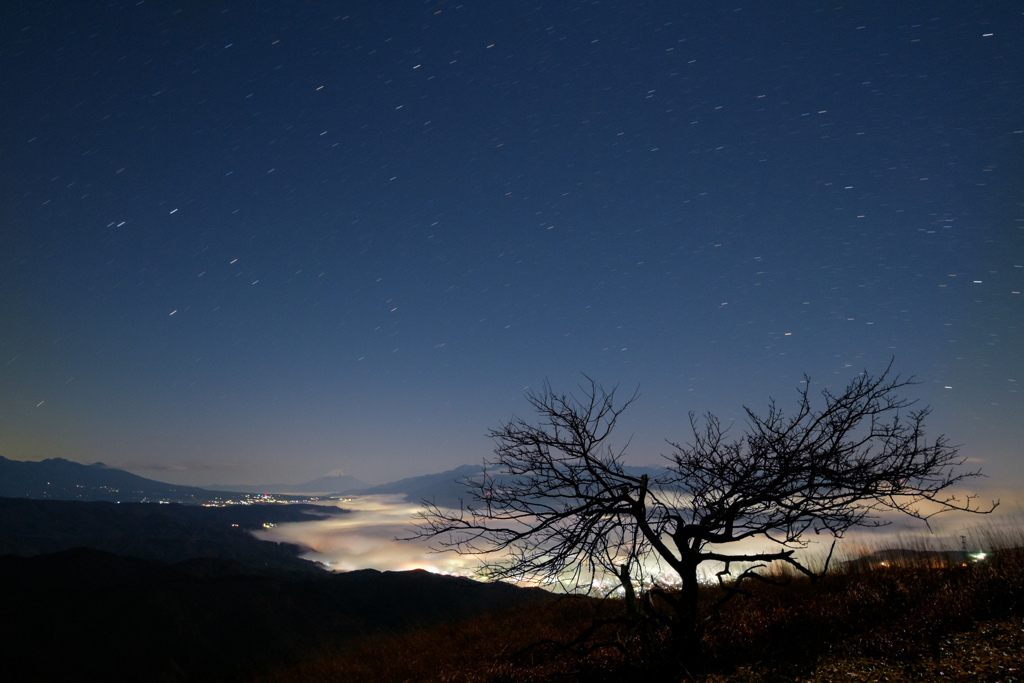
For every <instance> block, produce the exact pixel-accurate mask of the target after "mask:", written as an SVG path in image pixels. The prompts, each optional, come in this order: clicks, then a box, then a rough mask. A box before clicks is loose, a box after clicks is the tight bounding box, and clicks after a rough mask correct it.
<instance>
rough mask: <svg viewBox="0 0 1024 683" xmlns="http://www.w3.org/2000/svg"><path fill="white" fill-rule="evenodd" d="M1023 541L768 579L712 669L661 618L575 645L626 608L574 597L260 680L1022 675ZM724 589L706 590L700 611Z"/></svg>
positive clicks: (733, 624) (729, 610)
mask: <svg viewBox="0 0 1024 683" xmlns="http://www.w3.org/2000/svg"><path fill="white" fill-rule="evenodd" d="M1003 540H1004V541H1005V540H1008V539H1005V538H1004V539H1003ZM1013 540H1015V541H1017V542H1016V543H1013V544H1008V543H1003V544H1001V545H1003V549H1002V550H998V551H996V552H994V553H991V554H990V555H989V556H988V557H987V558H986V559H985V560H984V561H982V562H977V563H975V562H971V561H970V560H969V558H967V557H966V556H962V555H960V554H959V553H954V554H950V555H947V556H944V557H939V556H936V555H930V554H924V553H922V554H919V555H918V556H917V557H916V558H914V557H911V556H910V555H907V554H899V553H897V552H894V551H889V552H888V554H886V553H879V554H876V555H875V556H873V557H872V559H868V560H866V561H863V562H851V563H847V564H845V565H844V566H842V567H840V568H838V569H837V570H836V571H830V573H829V574H828V575H826V576H825V577H824V578H822V579H820V580H819V581H817V582H816V583H814V584H812V583H811V582H810V581H808V580H807V579H805V578H791V580H790V582H789V585H788V586H785V587H778V586H771V585H762V584H757V585H755V586H753V587H751V591H750V593H749V594H748V595H746V596H743V597H739V598H737V599H735V600H732V601H731V602H729V603H727V604H726V605H725V606H724V607H723V609H722V611H721V615H720V616H721V618H720V619H719V620H717V621H715V622H713V623H712V624H710V625H709V627H708V628H707V630H706V631H705V633H704V635H703V641H702V645H703V648H704V651H705V658H704V661H702V662H695V661H691V662H681V661H678V657H676V658H674V657H673V653H672V652H671V651H670V649H669V648H665V647H663V646H661V645H662V642H663V641H662V640H660V639H661V638H663V636H664V632H663V631H661V630H659V628H658V627H657V625H656V624H655V625H651V624H650V622H648V626H647V627H642V626H641V625H638V624H637V622H636V621H634V622H633V624H632V625H626V624H624V623H611V624H608V625H606V626H604V627H602V628H600V629H597V630H596V631H594V632H593V634H592V635H591V637H589V638H588V639H587V641H586V643H585V644H577V645H576V646H572V647H567V646H566V644H570V643H572V641H573V640H574V639H576V638H577V637H578V636H579V635H580V634H582V633H583V632H584V631H585V630H586V629H587V628H588V627H589V626H590V625H591V624H592V623H593V622H594V621H595V619H598V620H600V619H609V618H615V617H622V616H624V614H625V609H626V608H625V604H624V602H623V600H621V599H607V600H599V599H591V598H566V599H564V600H560V601H557V602H555V603H553V604H543V605H533V606H527V607H523V608H519V609H516V610H513V611H509V612H503V613H499V614H492V615H489V616H486V617H482V618H479V619H476V620H472V621H468V622H462V623H458V624H446V625H442V626H440V627H435V628H432V629H429V630H423V631H417V632H412V633H407V634H404V635H400V636H394V637H378V638H374V639H370V640H366V641H363V642H362V643H361V644H359V645H357V646H353V647H349V648H347V649H339V650H338V651H335V652H329V651H325V652H324V653H323V654H322V655H321V656H319V657H318V658H315V659H313V660H310V661H308V662H306V663H305V664H303V665H301V666H298V667H294V668H290V669H285V670H280V671H275V672H271V673H269V674H268V675H266V676H264V677H262V678H260V679H259V680H260V681H261V683H285V682H287V681H305V682H321V681H323V682H327V681H366V682H370V681H372V682H380V683H392V682H393V683H403V682H405V681H437V682H441V681H445V682H448V681H459V682H465V683H470V682H475V681H481V682H483V681H508V682H512V681H524V682H526V681H538V682H539V681H566V680H569V681H575V680H581V681H582V680H585V681H595V682H596V681H628V680H637V681H639V680H643V681H653V680H658V681H661V680H665V681H671V680H675V681H689V680H692V681H700V682H703V683H724V682H726V681H729V682H737V683H739V682H742V683H762V682H768V681H814V682H818V681H844V682H845V681H889V682H897V681H935V680H948V681H1015V680H1024V675H1022V674H1021V665H1020V661H1022V659H1024V658H1022V657H1021V653H1024V547H1022V546H1024V544H1021V543H1019V541H1020V540H1021V539H1020V538H1016V539H1013ZM883 562H884V565H885V566H883ZM783 578H784V577H783ZM720 595H721V593H720V589H718V588H712V587H708V588H705V589H703V591H702V595H701V599H702V609H703V610H704V611H705V612H706V611H707V610H709V609H710V606H711V605H712V604H713V602H714V601H715V600H716V599H717V598H718V597H720Z"/></svg>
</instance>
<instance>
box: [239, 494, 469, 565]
mask: <svg viewBox="0 0 1024 683" xmlns="http://www.w3.org/2000/svg"><path fill="white" fill-rule="evenodd" d="M331 505H333V506H335V507H339V508H342V509H345V510H349V511H350V512H349V513H348V514H346V515H340V516H338V517H332V518H331V519H327V520H315V521H311V522H295V523H289V524H281V525H279V526H277V527H274V528H272V529H267V530H263V531H258V532H256V536H257V537H258V538H261V539H263V540H267V541H278V542H281V541H284V542H287V543H297V544H298V545H302V546H305V547H307V548H310V549H311V550H312V552H308V553H304V554H303V555H302V557H304V558H306V559H307V560H315V561H317V562H322V563H323V564H325V565H327V566H328V567H330V568H331V569H333V570H336V571H351V570H353V569H379V570H381V571H387V570H407V569H426V570H428V571H432V572H437V573H441V574H460V575H469V574H472V573H473V572H472V567H473V566H474V565H475V564H476V561H475V560H473V559H471V558H466V557H460V556H458V555H455V554H453V553H443V554H435V553H431V552H430V549H429V547H428V544H427V543H426V542H412V541H395V540H394V539H395V538H398V537H403V536H409V535H411V533H412V532H413V525H414V523H415V522H414V520H413V515H414V514H416V512H417V511H419V509H420V506H419V504H418V503H410V502H407V501H406V500H405V496H404V495H391V496H361V497H359V498H355V499H348V500H344V501H338V502H332V503H331Z"/></svg>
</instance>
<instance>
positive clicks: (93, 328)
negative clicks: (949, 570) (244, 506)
mask: <svg viewBox="0 0 1024 683" xmlns="http://www.w3.org/2000/svg"><path fill="white" fill-rule="evenodd" d="M5 7H6V8H7V9H6V11H5V18H4V21H3V22H2V27H0V39H2V43H0V92H2V95H3V99H2V103H3V105H2V112H3V113H2V116H0V154H2V157H3V164H2V175H0V455H4V456H6V457H8V458H15V459H24V460H28V459H31V460H36V459H42V458H46V457H65V458H68V459H71V460H75V461H79V462H84V463H90V462H94V461H97V460H99V461H103V462H105V463H107V464H109V465H112V466H117V467H124V468H127V469H130V470H131V471H133V472H136V473H138V474H142V475H144V476H148V477H151V478H155V479H160V480H163V481H173V482H178V483H189V484H209V483H213V482H220V483H256V482H261V481H282V480H283V481H292V482H300V481H305V480H308V479H312V478H314V477H317V476H320V475H322V474H325V473H327V472H328V471H331V470H334V469H337V468H340V469H342V470H344V472H345V473H346V474H351V475H353V476H356V477H360V478H362V479H365V480H367V481H370V482H375V483H376V482H383V481H388V480H393V479H397V478H400V477H405V476H413V475H418V474H425V473H429V472H437V471H441V470H445V469H450V468H452V467H455V466H457V465H461V464H464V463H476V462H479V461H480V460H481V458H483V457H484V456H486V455H488V454H489V453H490V450H491V447H492V444H491V443H490V442H489V440H488V439H487V438H486V436H485V434H486V431H487V430H488V429H489V428H492V427H496V426H497V425H498V424H499V423H500V422H502V421H504V420H507V419H509V418H510V417H511V416H512V415H513V413H516V412H518V413H519V414H521V415H523V416H528V415H529V413H528V411H527V410H526V404H525V401H524V400H523V394H524V392H525V391H527V390H528V388H533V389H536V388H539V387H540V386H541V385H542V384H543V382H544V381H545V379H547V380H548V381H550V382H551V384H552V385H553V386H554V387H555V388H556V389H559V390H570V389H573V388H574V387H575V385H576V383H577V382H578V381H579V380H580V379H582V376H581V375H580V373H581V372H585V373H587V374H588V375H590V376H592V377H593V378H594V379H595V380H597V381H599V382H601V383H603V384H604V385H606V386H612V385H615V384H618V385H620V391H622V392H624V393H625V394H627V395H628V394H631V393H632V392H633V390H634V389H636V388H637V387H639V391H640V399H639V400H638V402H637V403H636V404H635V405H634V406H633V407H632V408H631V410H630V412H628V413H627V414H626V415H625V416H624V420H623V423H622V426H621V429H622V431H621V434H620V436H621V437H622V440H625V439H626V438H628V437H629V436H630V435H631V434H632V435H633V440H632V443H631V446H630V451H629V456H628V458H627V459H628V460H629V461H630V462H632V463H635V464H651V463H656V462H658V461H659V457H658V456H659V454H660V453H663V452H667V451H668V447H667V446H666V445H665V443H664V439H672V440H675V441H680V440H685V439H686V437H687V425H688V423H687V417H686V416H687V412H688V411H696V412H698V413H701V412H705V411H708V410H711V411H714V412H715V413H717V414H718V415H719V416H720V417H721V418H723V420H724V421H726V422H731V421H734V420H735V421H737V426H736V429H737V430H739V429H740V428H741V427H742V406H743V405H748V406H750V407H751V408H754V409H755V410H761V411H763V410H764V409H765V407H766V405H767V402H768V397H769V396H773V397H775V398H776V399H777V400H778V401H779V402H780V404H781V405H783V406H784V407H791V406H793V405H795V399H796V396H797V394H796V390H797V388H798V387H799V386H800V385H799V382H800V380H801V379H802V375H803V373H807V374H809V375H810V376H811V378H812V392H816V391H818V390H819V389H821V388H824V387H826V386H828V387H830V388H832V389H833V390H836V389H841V388H842V387H843V386H845V384H846V383H847V382H848V381H849V380H850V379H851V378H852V377H854V376H855V375H856V374H857V373H858V372H861V371H863V370H865V369H866V370H868V371H869V372H872V373H878V372H881V371H882V370H884V368H885V367H886V365H887V364H888V363H889V360H890V359H891V358H894V359H895V360H894V365H893V367H894V371H896V372H899V373H902V374H904V375H915V376H916V377H917V379H918V380H919V381H920V382H921V384H920V385H919V386H917V387H914V388H912V389H910V390H908V391H907V392H906V395H907V396H909V397H911V398H919V399H920V400H921V402H922V404H930V405H931V406H932V407H933V408H934V413H933V414H932V416H931V417H930V418H929V420H928V422H927V426H928V429H929V434H930V435H931V436H935V435H937V434H939V433H945V434H947V435H948V436H949V437H950V439H951V440H952V441H953V442H954V443H958V444H963V448H962V454H963V455H965V456H967V457H970V458H971V459H972V460H976V461H980V466H981V467H983V469H984V470H985V471H986V472H987V473H988V474H989V475H990V478H989V479H987V480H985V481H981V482H977V484H978V485H977V486H976V487H975V488H980V489H981V490H984V491H1001V492H1006V491H1009V492H1010V493H1011V494H1013V492H1019V491H1022V490H1024V445H1022V444H1024V394H1022V391H1021V385H1022V384H1024V334H1022V324H1024V295H1021V294H1020V292H1021V291H1024V267H1022V266H1024V114H1022V111H1024V8H1022V7H1021V5H1020V3H1019V2H1016V1H1015V0H1007V1H1005V2H999V1H992V2H966V1H965V0H953V1H947V2H926V3H904V2H892V1H891V0H877V1H873V2H872V1H866V2H857V3H849V4H848V5H846V6H844V5H841V4H838V3H832V2H828V3H822V2H785V3H779V2H772V3H768V2H762V3H751V4H749V5H747V4H743V3H741V2H739V0H736V2H733V3H729V4H723V3H721V2H717V1H714V0H709V1H708V2H703V1H702V2H678V1H670V0H658V1H653V2H646V3H641V2H614V1H605V2H591V1H587V2H577V1H568V0H567V1H565V2H559V1H556V2H548V3H537V2H528V3H527V2H520V1H519V0H504V1H502V2H492V1H485V0H466V1H465V2H464V3H463V4H455V3H452V2H437V1H426V2H424V1H423V0H418V1H414V0H388V1H387V2H384V1H383V0H378V1H377V2H336V3H327V2H302V1H292V2H269V1H267V0H244V1H243V0H226V1H216V2H213V1H211V2H206V1H200V0H179V1H178V2H160V1H154V0H146V1H145V2H135V1H131V2H86V1H80V0H76V1H74V2H72V1H70V0H69V1H65V2H56V1H53V0H35V1H33V2H27V1H25V0H15V1H14V2H12V3H6V4H5ZM1022 499H1024V496H1022ZM1003 500H1004V504H1005V503H1012V500H1011V499H1008V498H1006V497H1005V493H1004V499H1003Z"/></svg>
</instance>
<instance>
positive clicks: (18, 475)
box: [0, 456, 238, 503]
mask: <svg viewBox="0 0 1024 683" xmlns="http://www.w3.org/2000/svg"><path fill="white" fill-rule="evenodd" d="M232 493H234V492H228V491H211V490H208V489H202V488H199V487H198V486H182V485H180V484H166V483H164V482H162V481H154V480H153V479H146V478H145V477H140V476H138V475H137V474H132V473H131V472H125V471H124V470H119V469H116V468H113V467H107V466H106V465H104V464H103V463H102V462H95V463H93V464H91V465H83V464H81V463H77V462H71V461H70V460H65V459H63V458H49V459H46V460H41V461H39V462H32V461H23V460H10V459H8V458H5V457H3V456H0V497H6V498H40V499H44V500H83V501H95V500H106V501H110V502H112V503H118V502H129V501H130V502H136V503H141V502H157V501H174V502H180V503H206V502H212V501H215V500H217V499H227V498H232V497H234V498H237V497H238V496H232V495H231V494H232Z"/></svg>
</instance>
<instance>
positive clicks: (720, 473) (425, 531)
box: [416, 364, 998, 651]
mask: <svg viewBox="0 0 1024 683" xmlns="http://www.w3.org/2000/svg"><path fill="white" fill-rule="evenodd" d="M890 369H891V364H890V368H887V369H886V371H885V372H883V373H882V374H881V375H880V376H878V377H872V376H870V375H868V374H867V373H862V374H861V375H859V376H858V377H856V378H855V379H853V380H852V381H851V382H850V383H849V385H847V387H846V389H845V391H843V392H842V393H841V394H833V393H831V392H829V391H828V390H825V391H823V392H822V396H823V399H824V406H823V407H821V408H817V409H816V408H814V407H813V406H812V402H811V400H810V397H809V394H808V391H809V386H810V380H809V378H806V377H805V383H804V384H803V387H802V388H801V389H800V390H799V401H798V406H797V410H796V411H795V412H794V413H792V414H788V415H787V414H785V413H784V412H783V411H782V410H781V409H779V408H778V407H777V406H776V405H775V403H774V402H771V404H770V406H769V409H768V413H767V415H765V416H764V417H761V416H759V415H758V414H756V413H754V412H753V411H752V410H750V409H746V415H747V420H746V427H745V429H744V431H743V433H742V434H741V435H739V436H737V437H735V438H729V435H728V434H727V432H728V429H726V428H724V427H723V426H722V424H721V422H720V421H719V420H718V419H717V418H716V417H714V416H713V415H710V414H708V415H707V416H706V418H705V419H704V420H703V421H699V420H697V419H696V417H695V416H694V415H693V414H692V413H691V415H690V428H691V431H692V440H691V441H690V442H689V443H683V444H680V443H673V442H669V443H670V445H671V446H672V452H671V453H670V454H669V455H667V456H665V457H666V458H667V460H668V467H667V468H666V469H665V470H664V474H659V475H658V476H656V477H654V478H653V479H652V478H650V477H649V476H648V474H639V475H638V476H637V475H635V474H630V472H629V471H628V468H626V467H625V466H624V465H623V463H622V457H623V454H624V452H625V449H626V445H628V444H626V445H623V446H621V447H619V448H618V449H617V450H616V449H613V448H612V446H611V445H610V444H609V443H608V441H609V437H610V435H611V433H612V431H613V429H614V427H615V424H616V421H617V420H618V418H619V416H620V415H621V414H622V412H623V411H624V410H625V409H626V408H627V407H628V406H629V405H630V404H631V403H632V402H633V401H635V400H636V394H634V395H633V396H632V397H630V398H629V399H628V400H626V401H624V402H622V403H621V404H620V405H618V406H617V405H616V404H615V400H614V399H615V391H614V390H612V391H605V390H604V389H602V388H601V387H600V386H598V385H596V384H595V383H594V382H593V381H592V380H590V379H589V378H587V383H585V384H583V385H582V386H581V392H582V393H581V395H580V397H576V396H573V395H565V394H558V393H555V392H554V391H552V389H551V388H550V386H547V385H545V387H544V389H543V390H542V391H540V392H538V393H530V394H528V395H527V400H528V401H529V402H530V404H531V405H532V406H533V408H534V409H535V410H536V411H537V414H538V422H537V423H536V424H532V423H529V422H526V421H525V420H523V419H521V418H518V417H513V419H512V420H511V421H510V422H508V423H506V424H504V425H502V426H500V427H499V428H497V429H495V430H492V431H491V432H490V436H491V437H492V438H493V439H494V440H495V443H496V448H495V455H496V456H497V457H496V458H494V459H493V460H485V461H484V471H483V474H482V476H481V477H480V478H478V479H474V480H467V481H466V482H465V483H466V484H467V486H468V487H469V490H470V491H471V493H472V501H471V502H469V503H468V504H465V505H463V507H462V508H461V509H460V510H449V509H443V508H440V507H438V506H435V505H430V504H425V507H424V509H423V511H422V512H421V513H420V519H421V524H420V526H419V527H418V533H417V535H416V537H419V538H430V539H434V540H435V542H436V543H437V544H438V545H437V546H436V549H438V550H450V551H455V552H458V553H460V554H463V555H476V556H480V557H481V558H488V557H490V558H494V559H493V560H492V561H488V562H486V563H485V566H484V571H486V572H487V573H488V574H489V576H490V577H492V578H495V579H511V580H520V581H521V580H532V581H538V582H542V583H554V582H559V583H562V584H564V585H566V586H569V587H582V588H583V589H584V590H589V589H590V588H591V586H593V585H594V584H595V582H596V581H600V580H604V581H610V582H612V585H611V586H610V587H611V588H615V587H616V586H617V585H621V587H622V588H623V589H624V590H625V592H626V594H627V596H631V595H632V594H633V586H632V583H633V581H635V580H636V578H638V577H642V576H643V571H644V570H643V567H644V566H645V565H646V566H650V565H651V564H652V563H653V564H657V565H660V566H662V567H664V566H667V567H669V568H671V569H672V570H673V571H674V572H676V573H677V574H678V575H679V577H680V579H681V590H679V591H668V592H662V593H660V596H659V597H660V599H662V600H664V601H665V602H666V603H667V604H668V606H669V613H670V614H671V619H670V621H669V624H670V627H671V632H672V636H673V640H675V641H676V642H677V643H678V644H679V645H680V646H682V647H684V648H685V649H687V650H691V651H696V648H697V646H698V639H699V634H698V617H697V602H698V579H699V576H700V575H699V573H698V572H699V567H700V565H701V564H703V563H705V562H709V561H711V562H718V563H722V564H724V570H723V571H722V572H720V573H719V581H723V579H724V577H726V576H730V575H731V574H730V569H731V566H732V565H734V564H740V565H741V566H743V567H745V568H744V569H743V570H742V571H741V572H740V573H739V574H738V575H736V576H733V577H732V581H730V582H728V583H725V582H723V585H724V586H726V587H727V588H729V589H730V590H731V591H735V590H736V588H737V587H738V585H739V584H740V583H742V582H743V581H744V580H746V579H751V578H754V579H762V580H763V579H765V577H764V576H763V575H762V574H760V573H758V572H759V570H760V569H762V568H764V567H765V566H767V564H768V563H772V562H780V563H785V564H788V565H790V566H792V567H794V568H795V569H797V570H799V571H800V572H803V573H804V574H807V575H809V576H812V577H814V576H816V575H815V574H814V573H813V572H812V571H811V570H810V569H808V568H807V567H806V566H805V565H804V564H802V563H801V562H800V560H799V559H798V558H797V557H795V551H797V550H799V549H801V548H804V547H806V546H807V544H808V541H807V538H806V535H807V534H808V532H813V533H814V534H825V535H826V536H828V537H831V538H833V539H838V538H841V537H842V536H843V534H844V532H846V531H847V530H849V529H851V528H853V527H865V526H868V527H870V526H882V525H885V524H888V523H889V522H888V520H886V519H885V518H884V517H882V516H881V513H888V512H897V513H904V514H906V515H909V516H911V517H914V518H917V519H919V520H923V521H924V522H925V523H927V520H928V519H929V518H930V517H931V516H932V515H934V514H938V513H939V512H943V511H948V510H963V511H969V512H991V510H992V509H994V508H995V506H996V505H998V502H994V503H993V504H992V507H991V508H989V509H985V510H980V509H979V508H978V506H977V505H976V503H975V497H974V496H967V497H965V498H963V499H958V498H956V497H954V496H953V495H952V493H950V491H949V490H950V489H951V487H954V486H955V485H957V484H958V483H960V482H962V481H963V480H965V479H968V478H971V477H976V476H980V472H978V471H972V472H958V471H957V468H958V467H959V466H960V465H962V464H963V462H964V460H963V459H962V458H960V457H959V456H958V454H957V449H956V448H955V447H953V446H951V445H950V444H949V442H948V441H947V439H946V438H945V437H944V436H940V437H938V438H936V439H935V440H933V441H931V442H928V441H926V440H925V437H924V431H923V428H924V419H925V417H926V416H927V415H928V412H929V411H928V409H927V408H925V409H922V410H911V409H910V407H911V406H912V405H913V402H912V401H908V400H905V399H903V398H900V397H899V396H898V395H897V392H898V391H899V390H900V389H902V388H904V387H906V386H908V385H910V384H912V381H911V380H903V379H901V378H900V377H899V376H896V377H890ZM750 539H755V540H756V539H760V540H761V541H762V542H767V546H768V548H769V549H768V550H763V551H753V552H743V551H739V552H727V551H726V550H723V547H728V546H729V545H730V544H735V543H738V542H741V541H747V540H750ZM833 544H834V540H833ZM762 545H763V544H762ZM830 556H831V552H830ZM826 568H827V562H826ZM606 586H607V584H606ZM730 594H731V593H728V592H727V596H728V595H730Z"/></svg>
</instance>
